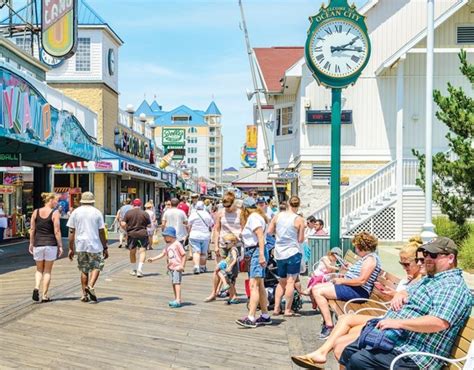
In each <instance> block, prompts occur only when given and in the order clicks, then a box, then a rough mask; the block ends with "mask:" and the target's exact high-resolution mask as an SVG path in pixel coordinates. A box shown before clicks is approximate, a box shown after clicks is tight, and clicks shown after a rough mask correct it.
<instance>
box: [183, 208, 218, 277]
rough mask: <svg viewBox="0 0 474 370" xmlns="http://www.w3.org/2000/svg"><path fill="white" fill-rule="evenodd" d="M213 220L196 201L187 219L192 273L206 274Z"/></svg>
mask: <svg viewBox="0 0 474 370" xmlns="http://www.w3.org/2000/svg"><path fill="white" fill-rule="evenodd" d="M213 226H214V220H213V218H212V217H211V215H210V214H209V213H208V212H207V211H206V210H205V207H204V203H203V202H202V201H198V202H197V203H196V209H195V211H193V212H191V215H190V216H189V219H188V231H189V244H190V245H191V247H192V249H193V263H194V269H193V271H194V273H195V274H199V273H201V272H206V271H207V268H206V262H207V250H208V248H209V243H210V240H211V234H212V227H213Z"/></svg>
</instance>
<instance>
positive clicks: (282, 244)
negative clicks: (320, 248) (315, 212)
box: [268, 196, 305, 316]
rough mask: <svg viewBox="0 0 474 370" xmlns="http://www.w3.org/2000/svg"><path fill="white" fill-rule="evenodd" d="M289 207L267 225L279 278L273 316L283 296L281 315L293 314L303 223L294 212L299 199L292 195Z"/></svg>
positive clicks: (297, 206)
mask: <svg viewBox="0 0 474 370" xmlns="http://www.w3.org/2000/svg"><path fill="white" fill-rule="evenodd" d="M288 203H289V206H290V209H289V210H288V211H284V212H280V213H279V214H278V215H277V216H275V217H274V218H273V219H272V222H271V223H270V226H269V228H268V233H269V234H275V236H276V243H275V249H274V256H275V259H276V261H277V267H278V271H277V275H278V276H279V277H280V279H279V282H278V286H277V289H276V293H275V308H274V311H273V314H274V315H279V314H281V311H280V303H281V299H282V296H283V294H284V295H285V301H286V303H285V312H284V314H285V316H295V313H294V312H293V311H292V310H291V305H292V303H293V293H294V290H295V283H296V280H297V279H298V275H299V273H300V268H301V258H302V253H301V248H300V243H302V242H303V241H304V229H305V222H304V219H303V217H301V216H299V215H298V214H297V212H298V208H299V206H300V199H299V198H298V197H297V196H292V197H291V198H290V201H289V202H288Z"/></svg>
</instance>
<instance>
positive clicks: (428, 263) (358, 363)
mask: <svg viewBox="0 0 474 370" xmlns="http://www.w3.org/2000/svg"><path fill="white" fill-rule="evenodd" d="M420 249H422V251H423V256H424V258H425V267H426V273H427V275H428V276H427V277H425V278H424V279H422V280H421V281H420V282H419V283H417V284H415V285H413V286H410V287H408V288H407V291H406V293H405V295H404V296H402V298H401V299H398V300H397V299H395V300H394V301H398V303H399V304H397V303H395V304H392V308H391V309H390V310H389V311H388V312H387V314H386V315H385V316H384V318H383V319H381V320H380V321H379V322H378V323H377V325H376V329H379V330H380V331H381V332H383V333H384V335H386V336H387V337H392V338H393V335H395V336H399V340H398V341H397V340H396V341H395V344H394V345H393V348H392V349H391V350H387V349H374V348H370V347H365V348H364V347H363V348H359V344H360V343H359V340H356V341H355V342H353V343H351V344H349V345H348V346H347V347H346V348H345V349H344V351H343V352H342V354H341V358H340V359H339V363H340V364H341V365H344V366H345V367H346V369H347V370H354V369H364V370H367V369H388V368H389V367H390V364H391V362H392V360H393V359H394V358H395V357H396V356H397V355H399V354H401V353H405V352H429V353H435V354H437V355H440V356H444V357H448V356H449V355H450V352H451V349H452V346H453V344H454V342H455V339H456V337H457V335H458V333H459V331H460V329H461V328H462V327H463V326H464V325H465V323H466V321H467V319H468V318H469V314H470V312H471V307H472V295H471V292H470V291H469V288H468V287H467V285H466V283H465V282H464V280H463V277H462V271H461V270H460V269H458V268H457V254H458V250H457V247H456V244H455V243H454V242H453V241H452V240H451V239H449V238H445V237H439V238H437V239H434V240H432V241H431V242H429V243H428V244H424V245H423V246H421V247H420ZM399 294H402V293H399ZM376 329H374V330H376ZM390 329H393V330H391V331H389V330H390ZM363 332H364V330H363ZM442 366H443V362H442V361H441V360H438V359H435V358H431V357H424V356H421V355H415V356H412V357H411V358H410V357H407V358H404V359H401V360H399V361H398V362H397V363H396V364H395V369H440V368H441V367H442Z"/></svg>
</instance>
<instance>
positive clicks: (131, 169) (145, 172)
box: [121, 161, 161, 180]
mask: <svg viewBox="0 0 474 370" xmlns="http://www.w3.org/2000/svg"><path fill="white" fill-rule="evenodd" d="M121 170H122V172H125V173H129V174H132V175H141V176H145V177H148V178H151V179H152V180H156V179H158V180H160V179H161V175H160V171H158V170H156V171H155V170H152V169H150V168H146V167H142V166H140V165H138V164H135V163H129V162H126V161H122V165H121Z"/></svg>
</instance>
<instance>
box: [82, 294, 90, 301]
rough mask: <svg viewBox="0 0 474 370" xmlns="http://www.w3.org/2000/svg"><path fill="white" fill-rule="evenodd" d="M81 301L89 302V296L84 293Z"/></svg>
mask: <svg viewBox="0 0 474 370" xmlns="http://www.w3.org/2000/svg"><path fill="white" fill-rule="evenodd" d="M81 302H86V303H87V302H89V297H88V296H85V295H83V296H82V297H81Z"/></svg>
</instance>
